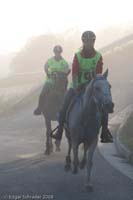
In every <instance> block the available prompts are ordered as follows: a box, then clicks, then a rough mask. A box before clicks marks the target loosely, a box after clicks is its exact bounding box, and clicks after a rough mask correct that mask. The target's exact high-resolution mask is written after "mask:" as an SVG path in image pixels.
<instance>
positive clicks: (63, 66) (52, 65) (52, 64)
mask: <svg viewBox="0 0 133 200" xmlns="http://www.w3.org/2000/svg"><path fill="white" fill-rule="evenodd" d="M48 66H49V68H48V72H49V73H52V72H54V71H56V72H64V73H67V72H68V63H67V62H66V60H65V59H64V58H62V59H60V60H55V59H54V57H53V58H50V59H49V60H48Z"/></svg>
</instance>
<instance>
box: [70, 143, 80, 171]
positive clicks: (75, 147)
mask: <svg viewBox="0 0 133 200" xmlns="http://www.w3.org/2000/svg"><path fill="white" fill-rule="evenodd" d="M78 146H79V145H78V144H77V143H73V144H72V148H73V170H72V173H73V174H77V173H78V165H79V160H78Z"/></svg>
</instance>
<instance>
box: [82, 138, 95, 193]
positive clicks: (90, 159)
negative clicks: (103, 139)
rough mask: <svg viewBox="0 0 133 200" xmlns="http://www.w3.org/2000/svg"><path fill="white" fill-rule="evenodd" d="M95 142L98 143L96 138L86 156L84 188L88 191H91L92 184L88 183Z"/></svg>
mask: <svg viewBox="0 0 133 200" xmlns="http://www.w3.org/2000/svg"><path fill="white" fill-rule="evenodd" d="M97 142H98V137H97V138H96V139H95V140H94V141H93V143H92V144H91V145H90V146H89V150H88V156H87V181H86V184H85V187H86V188H87V189H88V190H89V191H91V190H92V184H91V183H90V175H91V169H92V159H93V154H94V151H95V148H96V146H97Z"/></svg>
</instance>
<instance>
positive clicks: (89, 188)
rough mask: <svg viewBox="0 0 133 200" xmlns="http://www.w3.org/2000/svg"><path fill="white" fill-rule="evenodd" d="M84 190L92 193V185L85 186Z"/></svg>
mask: <svg viewBox="0 0 133 200" xmlns="http://www.w3.org/2000/svg"><path fill="white" fill-rule="evenodd" d="M85 188H86V190H87V191H88V192H92V191H93V185H92V184H90V183H89V184H85Z"/></svg>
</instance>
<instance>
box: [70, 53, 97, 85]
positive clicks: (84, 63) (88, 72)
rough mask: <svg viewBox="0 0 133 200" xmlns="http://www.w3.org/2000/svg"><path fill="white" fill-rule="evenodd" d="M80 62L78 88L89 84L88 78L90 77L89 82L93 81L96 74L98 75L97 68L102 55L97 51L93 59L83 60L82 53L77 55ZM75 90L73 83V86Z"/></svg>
mask: <svg viewBox="0 0 133 200" xmlns="http://www.w3.org/2000/svg"><path fill="white" fill-rule="evenodd" d="M76 56H77V58H78V62H79V74H78V77H77V86H78V87H79V86H81V85H83V84H85V83H87V82H88V77H89V76H90V78H89V80H91V79H92V78H93V77H94V75H95V73H96V66H97V63H98V61H99V59H100V57H101V54H100V53H99V52H97V51H96V54H95V56H94V57H92V58H83V57H82V56H81V51H79V52H77V53H76ZM70 87H72V88H73V83H72V84H71V86H70Z"/></svg>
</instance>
